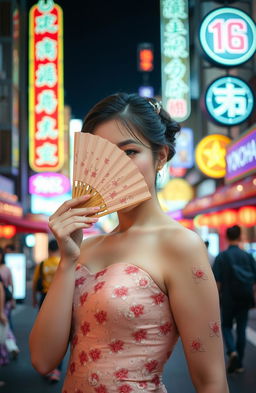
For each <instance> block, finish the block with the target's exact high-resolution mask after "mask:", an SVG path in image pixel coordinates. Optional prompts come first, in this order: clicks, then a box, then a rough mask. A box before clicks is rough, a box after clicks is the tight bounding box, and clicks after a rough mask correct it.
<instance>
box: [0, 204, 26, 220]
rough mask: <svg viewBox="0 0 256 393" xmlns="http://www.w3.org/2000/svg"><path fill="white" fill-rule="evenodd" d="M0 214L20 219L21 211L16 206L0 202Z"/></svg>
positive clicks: (20, 208) (19, 207)
mask: <svg viewBox="0 0 256 393" xmlns="http://www.w3.org/2000/svg"><path fill="white" fill-rule="evenodd" d="M0 214H7V215H10V216H15V217H22V215H23V209H22V207H21V206H18V205H11V204H10V203H6V202H1V201H0Z"/></svg>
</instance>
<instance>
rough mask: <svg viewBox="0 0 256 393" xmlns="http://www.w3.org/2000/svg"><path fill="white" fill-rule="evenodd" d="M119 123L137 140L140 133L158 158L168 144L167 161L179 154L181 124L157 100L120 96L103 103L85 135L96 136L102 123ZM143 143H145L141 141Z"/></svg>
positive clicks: (92, 113) (86, 123) (89, 116)
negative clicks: (177, 148)
mask: <svg viewBox="0 0 256 393" xmlns="http://www.w3.org/2000/svg"><path fill="white" fill-rule="evenodd" d="M112 119H117V120H119V121H120V122H121V123H122V124H123V125H124V126H125V127H126V129H127V130H128V131H129V133H130V134H131V135H132V136H133V137H135V138H136V139H137V140H138V139H139V138H138V136H136V134H135V133H134V131H135V130H136V131H138V132H139V134H141V135H142V136H143V137H144V138H145V139H147V140H148V141H149V143H150V146H151V148H152V151H153V153H154V158H156V156H157V152H158V151H159V150H160V148H161V147H162V146H164V145H167V146H168V147H169V154H168V158H167V160H170V159H171V158H172V157H173V156H174V154H175V138H176V134H177V132H179V131H180V125H179V124H178V123H176V121H174V120H172V119H171V117H170V116H169V114H168V113H167V112H166V111H165V110H164V109H163V108H162V107H160V105H159V103H158V102H157V101H156V100H155V99H154V98H144V97H140V96H139V95H137V94H127V93H117V94H113V95H111V96H108V97H106V98H104V99H103V100H101V101H99V102H98V103H97V104H96V105H95V106H94V107H93V108H92V109H91V110H90V111H89V113H88V114H87V116H86V117H85V119H84V122H83V127H82V132H89V133H93V132H94V130H95V128H96V127H97V126H99V125H100V124H102V123H104V122H106V121H109V120H112ZM140 142H141V141H140Z"/></svg>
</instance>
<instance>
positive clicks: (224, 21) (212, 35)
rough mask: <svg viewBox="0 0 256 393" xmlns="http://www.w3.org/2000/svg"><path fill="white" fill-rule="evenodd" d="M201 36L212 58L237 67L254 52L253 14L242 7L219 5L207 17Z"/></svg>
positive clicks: (203, 23)
mask: <svg viewBox="0 0 256 393" xmlns="http://www.w3.org/2000/svg"><path fill="white" fill-rule="evenodd" d="M199 39H200V44H201V47H202V49H203V50H204V52H205V53H206V55H207V56H208V57H209V58H210V60H212V61H213V62H214V63H217V64H220V65H221V66H228V67H233V66H237V65H240V64H242V63H245V62H246V61H247V60H249V59H250V58H251V57H252V56H253V55H254V53H255V50H256V27H255V23H254V21H253V20H252V19H251V18H250V17H249V15H247V14H246V13H245V12H243V11H241V10H239V9H238V8H232V7H223V8H217V9H215V10H214V11H212V12H210V13H209V14H208V15H206V17H205V18H204V19H203V21H202V23H201V27H200V33H199Z"/></svg>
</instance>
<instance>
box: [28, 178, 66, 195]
mask: <svg viewBox="0 0 256 393" xmlns="http://www.w3.org/2000/svg"><path fill="white" fill-rule="evenodd" d="M69 191H70V180H69V179H68V178H67V177H66V176H64V175H61V174H60V173H40V174H37V175H33V176H31V177H30V178H29V193H30V194H35V195H41V196H45V197H52V196H57V195H63V194H65V193H67V192H69Z"/></svg>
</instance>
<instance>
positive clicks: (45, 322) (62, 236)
mask: <svg viewBox="0 0 256 393" xmlns="http://www.w3.org/2000/svg"><path fill="white" fill-rule="evenodd" d="M85 199H89V198H88V197H87V198H85V197H80V198H76V199H74V200H70V201H67V202H65V203H64V204H63V205H61V207H60V208H59V209H58V210H57V211H56V213H55V214H54V215H53V216H51V217H50V220H49V226H50V228H51V230H52V232H53V234H54V235H55V237H56V239H57V241H58V244H59V248H60V254H61V260H60V263H59V266H58V269H57V271H56V273H55V275H54V279H53V281H52V284H51V286H50V288H49V291H48V293H47V296H46V298H45V300H44V302H43V305H42V307H41V309H40V311H39V314H38V316H37V319H36V321H35V324H34V326H33V328H32V331H31V334H30V352H31V361H32V364H33V366H34V367H35V368H36V370H37V371H39V372H40V373H41V374H47V373H48V372H50V371H52V370H53V369H54V368H56V367H57V366H58V364H59V363H60V361H61V360H62V358H63V356H64V355H65V353H66V350H67V347H68V342H69V336H70V327H71V318H72V301H73V293H74V285H75V280H74V274H75V268H76V264H77V262H78V261H79V257H80V247H81V241H82V237H83V233H82V228H88V227H90V226H91V225H92V223H93V222H95V221H96V220H95V219H93V218H90V217H87V216H88V215H89V214H93V212H95V208H82V209H79V208H77V205H79V204H81V202H82V201H84V200H85Z"/></svg>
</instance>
